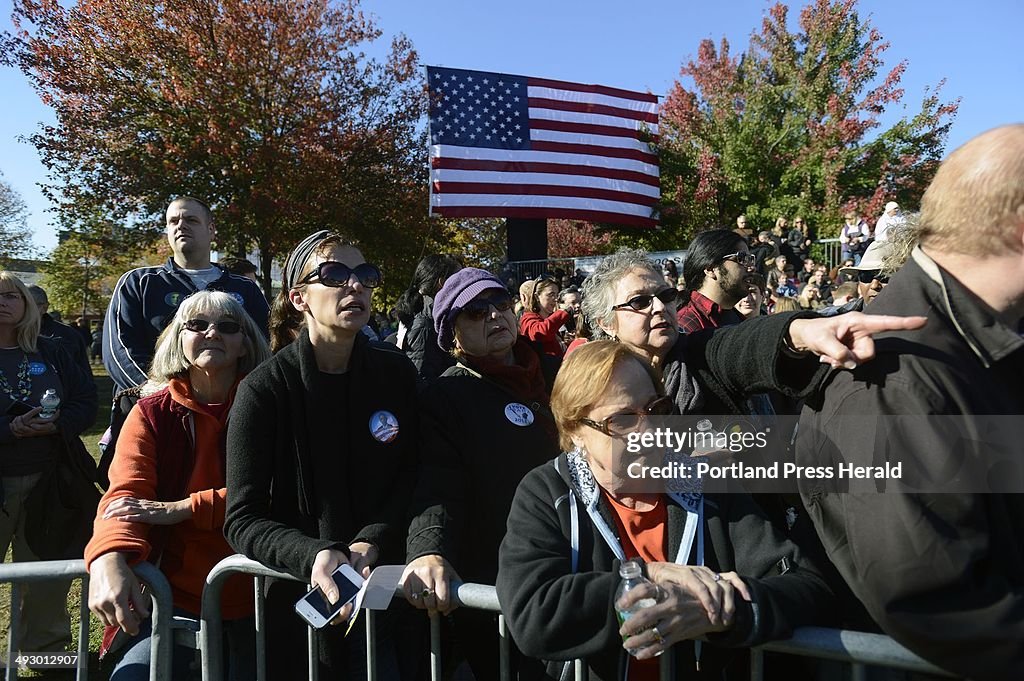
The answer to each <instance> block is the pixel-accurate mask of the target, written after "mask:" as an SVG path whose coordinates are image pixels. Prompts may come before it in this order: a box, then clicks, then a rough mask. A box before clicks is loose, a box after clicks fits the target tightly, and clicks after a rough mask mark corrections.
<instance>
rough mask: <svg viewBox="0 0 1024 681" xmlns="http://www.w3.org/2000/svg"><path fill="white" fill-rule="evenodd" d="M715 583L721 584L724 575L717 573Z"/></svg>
mask: <svg viewBox="0 0 1024 681" xmlns="http://www.w3.org/2000/svg"><path fill="white" fill-rule="evenodd" d="M715 581H716V582H720V581H722V575H720V574H718V573H717V572H716V573H715Z"/></svg>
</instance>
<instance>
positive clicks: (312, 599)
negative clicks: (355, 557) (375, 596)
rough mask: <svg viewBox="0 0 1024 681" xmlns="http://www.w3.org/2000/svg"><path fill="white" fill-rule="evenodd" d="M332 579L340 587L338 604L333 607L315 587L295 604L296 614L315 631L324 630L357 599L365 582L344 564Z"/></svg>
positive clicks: (334, 573)
mask: <svg viewBox="0 0 1024 681" xmlns="http://www.w3.org/2000/svg"><path fill="white" fill-rule="evenodd" d="M331 577H333V578H334V584H335V585H336V586H337V587H338V594H339V595H338V602H337V603H335V604H334V605H331V602H330V601H328V600H327V597H326V596H325V595H324V592H323V591H322V590H321V589H320V587H315V588H314V589H312V590H311V591H310V592H309V593H307V594H306V595H305V596H303V597H302V598H300V599H299V600H298V602H297V603H296V604H295V612H296V613H298V615H299V617H301V618H302V619H304V620H306V622H307V623H309V626H311V627H313V628H314V629H322V628H323V627H325V626H327V624H328V622H330V621H331V620H333V619H334V618H335V617H337V615H338V613H339V612H341V609H342V608H343V607H345V604H346V603H349V602H350V601H352V599H354V598H355V597H356V594H358V593H359V588H360V587H361V586H362V585H363V581H364V580H363V578H362V577H361V576H360V575H359V573H358V572H356V571H355V570H353V569H352V566H351V565H344V564H343V565H341V566H340V567H338V569H337V570H335V571H334V572H333V573H331Z"/></svg>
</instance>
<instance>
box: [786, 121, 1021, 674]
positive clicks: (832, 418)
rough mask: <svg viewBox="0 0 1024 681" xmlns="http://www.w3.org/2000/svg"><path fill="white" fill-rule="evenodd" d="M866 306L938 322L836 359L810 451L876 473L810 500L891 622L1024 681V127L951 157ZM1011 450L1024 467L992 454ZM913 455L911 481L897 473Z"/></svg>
mask: <svg viewBox="0 0 1024 681" xmlns="http://www.w3.org/2000/svg"><path fill="white" fill-rule="evenodd" d="M864 311H865V313H867V314H882V315H924V316H926V317H927V318H928V323H927V324H926V325H925V326H924V327H923V328H921V329H919V330H916V331H900V332H895V333H892V334H889V336H888V337H882V338H881V339H878V340H876V350H877V353H878V356H877V359H876V360H875V361H873V362H870V363H869V364H865V365H863V366H861V367H859V368H857V369H856V370H854V371H852V372H851V371H838V372H835V373H833V374H832V375H831V376H830V377H829V378H828V379H827V380H826V381H825V382H824V384H823V386H824V387H823V389H822V391H821V392H819V394H818V395H817V396H816V397H815V398H814V399H812V400H809V401H808V406H807V407H806V408H805V410H804V412H803V415H802V417H801V422H800V430H799V432H800V437H799V439H798V442H797V448H796V459H797V464H798V465H800V466H833V468H832V469H831V470H833V471H834V472H836V473H838V468H837V467H835V464H837V463H839V462H845V463H852V464H854V465H857V466H864V467H872V468H871V469H870V470H871V474H872V476H873V477H871V478H870V479H866V480H861V479H857V480H843V481H840V482H841V483H842V484H836V481H835V480H832V481H829V480H824V481H822V480H801V481H800V483H799V486H800V492H801V496H802V497H803V500H804V503H805V504H806V506H807V510H808V513H809V515H810V516H811V518H812V519H813V521H814V524H815V527H816V529H817V531H818V534H819V535H820V537H821V539H822V542H823V544H824V546H825V548H826V550H827V551H828V553H829V556H830V558H831V559H832V561H833V562H834V563H835V565H836V567H837V568H838V569H839V571H840V573H841V574H842V575H843V577H844V579H846V581H847V583H848V584H849V585H850V587H851V588H852V590H853V591H854V593H855V594H856V595H857V597H858V598H859V599H860V600H861V601H862V602H863V603H864V605H865V606H866V607H867V609H868V611H869V612H870V614H871V616H872V617H873V618H874V619H875V620H876V621H877V622H878V624H879V625H881V627H882V629H883V630H884V631H885V632H886V633H888V634H889V635H891V636H892V637H893V638H895V639H896V640H897V641H899V642H900V643H902V644H904V645H905V646H907V647H908V648H910V649H911V650H912V651H914V652H916V653H918V654H919V655H921V656H922V657H923V658H925V659H926V660H929V661H931V662H932V663H934V664H936V665H937V666H939V667H941V668H943V669H945V670H946V671H949V672H952V673H954V674H956V675H957V676H965V677H969V678H972V679H1011V678H1013V679H1019V678H1021V674H1022V673H1024V494H1016V493H1013V492H1020V491H1022V490H1021V489H1020V487H1021V485H1020V484H1019V477H1020V474H1019V473H1018V472H1017V471H1018V470H1019V463H1018V462H1019V461H1020V459H1021V456H1020V454H1021V449H1020V441H1019V440H1017V439H1015V438H1006V439H1000V438H996V436H995V435H994V433H995V432H996V431H993V430H992V428H991V426H992V423H994V422H996V421H998V423H1000V424H1002V425H1001V426H1000V427H1001V428H1008V429H1009V431H1010V432H1016V433H1017V434H1018V435H1019V434H1020V433H1019V430H1017V429H1019V427H1020V426H1019V424H1020V423H1021V417H1020V416H1019V415H1020V414H1024V381H1022V379H1024V339H1022V338H1021V335H1020V333H1019V331H1020V328H1021V327H1020V324H1021V319H1022V317H1024V125H1013V126H1006V127H1002V128H997V129H995V130H991V131H989V132H986V133H984V134H982V135H980V136H979V137H976V138H975V139H973V140H971V141H969V142H968V143H967V144H965V145H964V146H962V147H960V148H959V149H957V150H956V151H954V152H953V153H952V154H951V155H950V156H949V158H948V159H946V161H945V162H944V163H943V164H942V165H941V166H940V168H939V170H938V172H937V173H936V175H935V178H934V180H933V181H932V183H931V185H930V186H929V188H928V190H927V191H926V192H925V195H924V198H923V199H922V201H921V216H920V245H919V246H918V247H917V248H916V249H915V250H914V252H913V254H912V256H911V258H910V260H909V261H908V262H907V264H906V265H905V266H904V267H903V268H902V269H901V270H900V271H899V272H897V273H896V274H895V275H894V276H893V277H892V279H891V280H890V284H889V285H888V286H887V287H886V288H885V289H884V290H882V291H881V292H880V293H879V294H878V296H877V297H876V298H875V299H874V301H873V302H872V304H871V305H870V306H868V307H866V308H865V309H864ZM896 414H901V415H914V416H927V417H928V418H927V419H924V418H921V419H916V420H915V421H914V422H913V423H908V420H907V419H904V420H902V421H900V422H896V420H895V419H893V418H891V417H892V416H893V415H896ZM1000 417H1002V418H1001V420H1000ZM972 429H974V430H972ZM999 456H1003V457H1005V458H1006V460H1007V461H1009V462H1010V465H1009V467H1004V468H1002V469H990V468H989V467H990V466H991V465H992V462H993V460H994V459H996V458H998V457H999ZM898 462H902V463H903V465H902V467H901V468H902V470H901V475H902V477H901V481H902V482H903V483H904V484H910V485H912V489H913V490H914V491H912V492H910V493H895V492H894V491H893V490H894V489H896V488H898V487H899V485H900V484H901V482H900V481H898V480H896V479H895V476H894V475H892V474H890V475H886V474H885V473H884V472H883V471H884V465H885V464H886V463H889V464H895V463H898ZM874 476H877V477H874ZM1014 476H1016V477H1014ZM950 481H956V482H957V483H958V484H959V486H956V485H950V484H945V486H944V483H949V482H950ZM990 485H994V486H996V488H997V489H996V490H994V491H995V492H998V493H986V492H988V491H990V490H989V486H990ZM844 486H845V487H846V488H847V489H848V490H849V491H843V488H844ZM939 489H943V490H947V491H948V490H955V491H954V493H942V494H940V493H937V492H938V490H939ZM837 490H838V491H837ZM879 490H886V492H885V493H880V492H879Z"/></svg>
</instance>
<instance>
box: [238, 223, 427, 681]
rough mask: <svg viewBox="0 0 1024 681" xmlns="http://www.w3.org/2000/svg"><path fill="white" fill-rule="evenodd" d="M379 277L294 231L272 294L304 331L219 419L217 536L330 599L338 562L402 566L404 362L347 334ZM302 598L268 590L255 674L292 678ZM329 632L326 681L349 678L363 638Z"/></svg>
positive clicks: (291, 586)
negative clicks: (221, 503)
mask: <svg viewBox="0 0 1024 681" xmlns="http://www.w3.org/2000/svg"><path fill="white" fill-rule="evenodd" d="M381 281H382V278H381V273H380V270H379V269H378V268H377V267H376V266H375V265H372V264H370V263H368V262H366V260H365V258H363V254H362V253H361V252H360V250H359V249H358V248H357V247H356V246H354V245H352V244H351V243H348V242H346V241H345V240H344V239H343V238H341V237H340V236H338V235H336V234H331V233H329V232H327V231H326V230H323V231H320V232H316V233H314V234H311V235H309V236H308V237H306V238H305V239H303V241H302V242H301V243H299V244H298V246H296V247H295V250H293V251H292V253H291V255H290V256H289V257H288V260H287V262H286V263H285V269H284V281H283V282H282V283H283V287H282V293H281V295H283V296H285V297H287V298H288V302H289V304H290V310H291V311H292V313H293V315H294V316H296V317H301V318H302V319H303V320H304V326H303V328H302V330H301V331H300V333H299V336H298V338H296V339H295V341H294V342H292V343H291V344H289V345H288V346H286V347H285V348H283V349H282V350H280V351H279V352H278V353H277V354H276V355H274V357H273V358H272V359H271V360H270V361H268V362H266V363H264V364H263V365H262V366H260V367H259V368H258V369H257V370H256V371H254V372H252V373H251V374H250V375H249V376H248V377H246V379H245V380H244V381H243V382H242V383H241V385H240V386H239V388H238V397H237V398H236V400H235V407H234V409H233V411H232V414H231V423H230V424H229V427H228V459H227V479H228V489H230V490H231V494H230V496H229V497H228V508H227V517H226V519H225V523H224V533H225V536H226V537H227V539H228V542H229V543H230V544H231V545H232V546H233V547H234V548H235V549H236V550H237V551H239V552H240V553H244V554H245V555H246V556H248V557H250V558H252V559H253V560H257V561H259V562H261V563H263V564H264V565H269V566H272V567H274V568H277V569H279V570H283V571H285V572H288V573H289V574H291V575H293V576H295V577H297V578H299V579H301V580H302V581H303V582H305V583H306V584H313V585H315V586H319V587H320V588H321V589H323V591H324V593H325V594H326V596H327V598H328V600H330V601H331V602H332V603H333V602H335V601H336V600H337V598H338V588H337V587H336V586H335V584H334V580H333V579H332V578H331V573H332V572H333V571H334V570H335V569H336V568H337V567H339V566H340V565H341V564H342V563H347V564H349V565H351V566H352V567H353V568H354V569H355V570H356V571H358V572H360V573H361V574H364V575H368V574H369V570H370V568H371V567H372V566H374V565H376V564H378V563H379V562H384V563H401V562H402V557H403V556H402V549H403V541H404V539H405V533H404V529H405V527H406V524H405V523H406V509H407V507H408V503H409V497H410V494H411V492H412V488H413V484H414V480H415V475H416V465H417V450H418V446H419V444H418V441H419V435H418V430H419V427H418V421H419V418H418V414H417V406H416V369H415V367H413V365H412V363H411V362H410V361H409V359H408V358H407V357H406V356H405V354H404V353H402V352H400V351H399V350H397V349H396V348H395V347H394V346H392V345H388V344H383V343H374V342H371V341H370V340H369V339H368V338H367V337H366V335H365V334H363V333H362V331H361V329H362V328H363V326H364V325H365V324H366V322H367V320H368V319H369V316H370V310H371V306H370V298H371V294H372V291H373V289H374V288H376V287H377V286H379V285H380V284H381ZM304 593H305V589H304V588H303V586H302V585H301V584H297V583H295V582H290V581H289V582H282V581H278V582H273V583H272V584H269V585H268V588H267V597H268V600H267V608H268V616H267V624H268V632H269V639H268V640H272V641H275V643H276V645H274V646H272V647H270V648H269V650H268V657H267V662H268V667H269V677H268V678H275V679H276V678H294V677H295V668H294V661H295V655H297V654H300V652H301V651H303V650H304V649H305V632H306V627H305V626H304V625H303V622H302V620H300V619H299V617H298V616H297V615H296V614H295V612H294V605H295V602H296V601H297V600H298V599H299V598H300V597H301V596H303V594H304ZM350 608H351V606H346V607H345V609H343V610H342V612H341V614H340V615H339V617H338V618H336V620H335V623H338V622H340V621H342V620H344V619H345V618H347V617H348V614H349V612H350ZM362 621H363V622H365V619H363V620H362ZM362 626H363V625H357V629H362ZM383 626H385V623H383V622H382V627H383ZM343 629H344V628H343V627H327V628H325V629H322V630H320V631H319V632H317V640H318V642H319V646H318V647H319V657H320V663H321V669H322V670H323V672H322V673H325V672H329V673H331V675H332V676H331V678H342V679H346V678H352V675H358V674H360V673H362V672H360V671H359V667H360V665H362V664H364V661H365V654H364V653H363V652H362V645H363V644H362V642H363V641H365V636H364V635H358V634H357V632H355V631H354V632H352V635H350V636H348V637H347V638H346V637H345V636H344V630H343ZM389 640H390V639H388V638H387V637H386V636H384V637H382V638H381V639H379V644H380V647H379V652H380V665H381V667H380V669H381V673H382V674H383V675H384V677H385V678H388V675H389V674H390V673H393V672H394V670H393V667H394V656H393V655H391V654H389V653H388V647H389V646H390V645H391V644H390V643H389ZM389 665H390V667H389ZM357 678H358V676H357Z"/></svg>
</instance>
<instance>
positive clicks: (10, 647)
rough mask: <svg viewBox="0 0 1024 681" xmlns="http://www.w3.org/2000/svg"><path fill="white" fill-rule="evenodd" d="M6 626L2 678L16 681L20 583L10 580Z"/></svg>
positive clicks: (19, 626) (19, 623)
mask: <svg viewBox="0 0 1024 681" xmlns="http://www.w3.org/2000/svg"><path fill="white" fill-rule="evenodd" d="M7 626H8V627H9V628H8V630H7V672H6V674H5V675H4V678H5V679H6V680H7V681H17V678H18V663H17V662H16V661H15V657H16V656H17V654H18V629H20V628H21V585H20V584H19V583H18V582H11V621H10V623H9V624H8V625H7Z"/></svg>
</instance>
